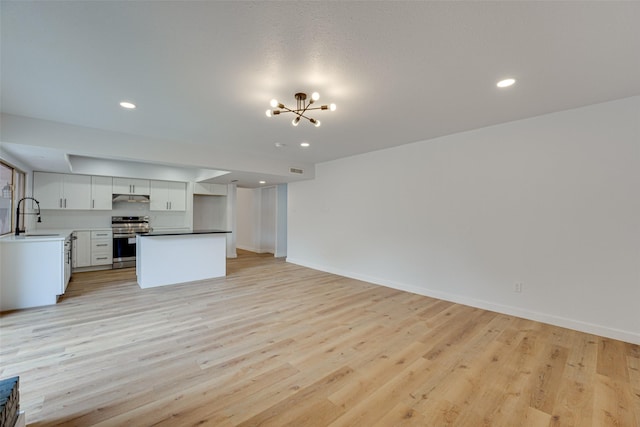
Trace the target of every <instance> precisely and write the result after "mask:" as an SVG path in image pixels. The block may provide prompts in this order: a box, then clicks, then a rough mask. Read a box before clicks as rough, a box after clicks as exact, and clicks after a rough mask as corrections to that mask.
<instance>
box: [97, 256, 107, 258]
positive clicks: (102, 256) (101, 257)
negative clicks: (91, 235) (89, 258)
mask: <svg viewBox="0 0 640 427" xmlns="http://www.w3.org/2000/svg"><path fill="white" fill-rule="evenodd" d="M96 259H107V257H106V256H101V257H97V258H96Z"/></svg>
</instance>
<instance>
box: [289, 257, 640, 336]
mask: <svg viewBox="0 0 640 427" xmlns="http://www.w3.org/2000/svg"><path fill="white" fill-rule="evenodd" d="M286 261H287V262H289V263H291V264H296V265H300V266H303V267H307V268H312V269H314V270H320V271H324V272H327V273H331V274H337V275H339V276H344V277H348V278H351V279H356V280H362V281H364V282H368V283H372V284H374V285H380V286H385V287H387V288H392V289H397V290H400V291H405V292H411V293H413V294H417V295H422V296H426V297H431V298H437V299H441V300H445V301H450V302H454V303H457V304H463V305H468V306H470V307H476V308H481V309H483V310H489V311H495V312H497V313H502V314H507V315H510V316H516V317H521V318H523V319H528V320H534V321H536V322H541V323H547V324H549V325H554V326H559V327H562V328H567V329H573V330H576V331H580V332H585V333H588V334H594V335H598V336H601V337H606V338H612V339H616V340H620V341H625V342H629V343H632V344H640V334H638V333H634V332H631V331H625V330H621V329H615V328H610V327H607V326H603V325H598V324H594V323H589V322H583V321H581V320H575V319H570V318H566V317H561V316H556V315H553V314H549V313H542V312H538V311H533V310H527V309H522V308H519V307H514V306H509V305H504V304H496V303H493V302H491V301H485V300H479V299H475V298H469V297H467V296H464V295H458V294H452V293H448V292H442V291H436V290H433V289H426V288H422V287H418V286H414V285H410V284H407V283H400V282H394V281H389V280H382V279H379V278H376V277H372V276H367V275H362V274H357V273H353V272H350V271H345V270H341V269H335V268H331V267H327V266H323V265H319V264H315V263H312V262H307V261H305V260H303V259H299V258H295V257H293V258H292V257H287V259H286Z"/></svg>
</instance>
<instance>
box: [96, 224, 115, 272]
mask: <svg viewBox="0 0 640 427" xmlns="http://www.w3.org/2000/svg"><path fill="white" fill-rule="evenodd" d="M110 264H113V233H112V232H111V230H106V231H92V232H91V265H92V266H98V265H110Z"/></svg>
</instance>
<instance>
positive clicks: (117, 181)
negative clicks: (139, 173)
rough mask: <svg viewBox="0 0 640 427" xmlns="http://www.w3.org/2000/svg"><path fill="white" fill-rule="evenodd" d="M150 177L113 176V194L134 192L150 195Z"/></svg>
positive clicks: (134, 193) (135, 193)
mask: <svg viewBox="0 0 640 427" xmlns="http://www.w3.org/2000/svg"><path fill="white" fill-rule="evenodd" d="M149 190H150V189H149V180H148V179H134V178H113V194H133V195H141V196H148V195H149V194H150V192H149Z"/></svg>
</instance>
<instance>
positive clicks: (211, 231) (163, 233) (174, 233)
mask: <svg viewBox="0 0 640 427" xmlns="http://www.w3.org/2000/svg"><path fill="white" fill-rule="evenodd" d="M221 233H231V231H225V230H214V229H209V230H192V231H161V230H158V231H150V232H148V233H138V235H139V236H142V237H144V236H186V235H189V234H221Z"/></svg>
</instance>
